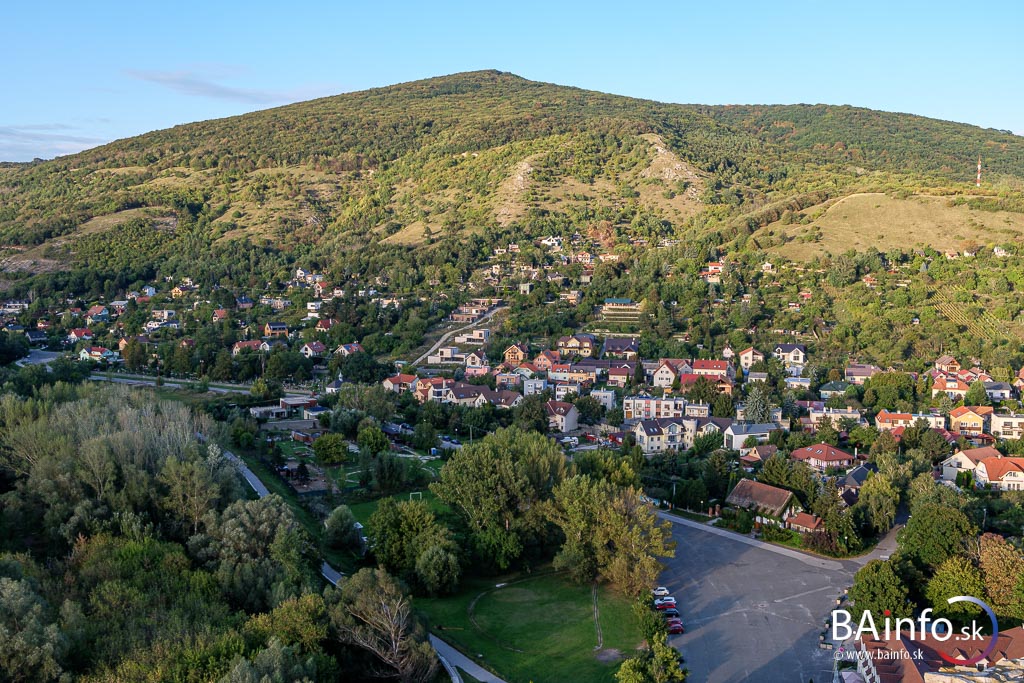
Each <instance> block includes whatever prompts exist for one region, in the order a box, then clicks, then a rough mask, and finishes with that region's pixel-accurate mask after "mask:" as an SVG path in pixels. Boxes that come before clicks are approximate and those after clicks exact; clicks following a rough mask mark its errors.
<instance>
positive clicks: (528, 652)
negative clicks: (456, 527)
mask: <svg viewBox="0 0 1024 683" xmlns="http://www.w3.org/2000/svg"><path fill="white" fill-rule="evenodd" d="M504 581H507V584H506V585H505V586H504V587H502V588H496V587H495V586H496V584H499V583H502V582H503V579H502V578H494V579H472V580H469V581H467V582H466V583H465V585H464V588H463V590H462V591H461V592H460V593H458V594H457V595H454V596H450V597H447V598H421V599H417V601H416V606H417V608H418V609H420V610H422V611H423V612H424V613H425V614H427V615H428V617H429V618H430V622H431V627H432V629H433V630H434V631H435V632H436V633H437V634H438V635H439V636H441V637H442V638H444V639H445V640H447V641H448V642H450V643H452V644H453V645H455V646H456V647H458V648H459V649H460V650H462V651H463V652H464V653H466V654H467V655H469V656H470V657H472V658H473V659H474V660H476V661H480V662H486V664H487V665H488V666H489V667H491V668H493V669H494V670H495V671H496V672H497V673H498V674H499V675H500V676H502V677H503V678H505V679H506V680H509V681H534V683H555V682H556V681H557V682H560V681H595V682H604V681H608V682H611V681H613V680H614V678H615V671H616V670H617V669H618V662H619V659H618V657H608V656H607V655H608V653H609V651H611V650H617V651H619V652H621V653H622V654H623V655H624V656H628V655H629V654H630V653H631V652H633V651H634V650H635V649H636V648H637V647H638V646H639V645H640V642H641V636H640V634H639V631H638V630H637V628H636V624H635V620H634V619H633V615H632V603H631V601H630V600H629V598H627V597H625V596H622V595H619V594H618V593H615V592H613V591H612V590H610V589H608V588H606V587H604V586H602V587H600V588H599V589H598V608H599V614H600V623H601V630H602V635H603V641H604V642H603V649H602V650H600V651H598V650H596V649H595V648H596V646H597V629H596V628H595V624H594V612H593V599H592V592H591V591H592V587H591V586H590V585H578V584H574V583H572V582H570V581H569V580H568V578H567V577H565V576H564V575H563V574H542V575H539V576H532V577H525V578H524V577H511V578H510V577H505V578H504ZM471 612H472V616H471ZM599 654H600V655H601V657H600V658H599V657H598V655H599ZM477 655H483V657H482V658H481V657H477ZM601 660H604V661H601Z"/></svg>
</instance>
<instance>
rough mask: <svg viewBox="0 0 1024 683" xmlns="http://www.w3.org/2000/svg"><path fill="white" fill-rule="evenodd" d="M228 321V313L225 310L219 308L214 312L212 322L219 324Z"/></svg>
mask: <svg viewBox="0 0 1024 683" xmlns="http://www.w3.org/2000/svg"><path fill="white" fill-rule="evenodd" d="M227 319H228V312H227V310H225V309H223V308H218V309H216V310H215V311H214V312H213V318H212V322H214V323H219V322H223V321H225V320H227Z"/></svg>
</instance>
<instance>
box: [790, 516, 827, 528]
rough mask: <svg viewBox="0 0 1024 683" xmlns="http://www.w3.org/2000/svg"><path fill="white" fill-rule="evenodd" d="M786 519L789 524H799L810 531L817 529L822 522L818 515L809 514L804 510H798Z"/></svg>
mask: <svg viewBox="0 0 1024 683" xmlns="http://www.w3.org/2000/svg"><path fill="white" fill-rule="evenodd" d="M786 521H787V522H789V525H790V526H800V527H803V528H805V529H810V530H811V531H817V530H818V527H820V526H822V525H823V524H824V522H823V521H822V520H821V518H820V517H815V516H814V515H809V514H807V513H806V512H798V513H796V514H795V515H793V516H792V517H790V518H789V519H787V520H786Z"/></svg>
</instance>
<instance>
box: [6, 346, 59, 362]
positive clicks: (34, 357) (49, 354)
mask: <svg viewBox="0 0 1024 683" xmlns="http://www.w3.org/2000/svg"><path fill="white" fill-rule="evenodd" d="M63 355H64V354H62V353H58V352H57V351H40V350H39V349H32V350H31V351H29V352H28V355H27V356H25V357H24V358H22V359H21V360H19V361H17V363H16V364H17V365H40V364H42V363H51V362H53V361H55V360H57V359H58V358H60V357H61V356H63Z"/></svg>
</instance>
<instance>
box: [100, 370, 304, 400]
mask: <svg viewBox="0 0 1024 683" xmlns="http://www.w3.org/2000/svg"><path fill="white" fill-rule="evenodd" d="M89 379H91V380H93V381H95V382H114V383H115V384H128V385H131V386H140V387H152V386H156V378H155V377H154V378H152V379H150V378H149V377H145V376H143V375H123V374H119V373H115V372H112V373H106V372H94V373H92V374H91V375H89ZM160 382H161V384H162V385H163V386H166V387H175V388H181V387H190V386H195V385H196V384H199V380H189V379H167V378H162V379H161V380H160ZM207 389H208V391H211V392H214V393H218V394H248V393H249V392H250V391H252V387H251V386H250V385H248V384H231V383H223V382H217V383H215V384H209V385H207ZM284 393H285V396H309V393H310V392H309V391H305V390H297V389H291V390H287V389H286V390H285V392H284Z"/></svg>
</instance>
